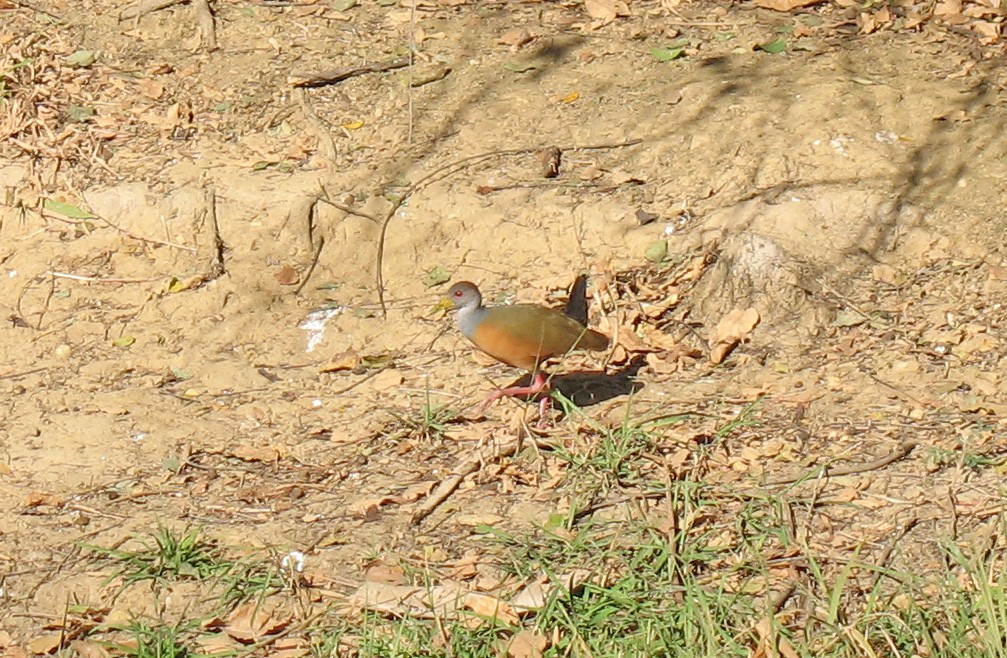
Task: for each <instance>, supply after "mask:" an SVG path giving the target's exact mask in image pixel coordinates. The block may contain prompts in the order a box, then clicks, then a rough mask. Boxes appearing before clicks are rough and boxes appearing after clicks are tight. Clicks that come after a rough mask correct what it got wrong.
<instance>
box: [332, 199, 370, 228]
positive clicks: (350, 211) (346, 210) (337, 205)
mask: <svg viewBox="0 0 1007 658" xmlns="http://www.w3.org/2000/svg"><path fill="white" fill-rule="evenodd" d="M318 200H319V201H321V202H323V203H327V204H329V205H330V206H332V207H333V208H335V209H336V210H342V211H343V212H344V213H346V214H347V215H355V216H357V217H362V218H364V219H369V220H371V221H372V222H374V223H375V224H380V223H381V220H380V219H378V218H377V217H375V216H374V215H370V214H368V213H365V212H362V211H360V210H354V209H353V208H350V207H349V206H344V205H343V204H341V203H336V202H335V201H330V200H329V199H327V198H325V197H319V199H318Z"/></svg>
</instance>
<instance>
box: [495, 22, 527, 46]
mask: <svg viewBox="0 0 1007 658" xmlns="http://www.w3.org/2000/svg"><path fill="white" fill-rule="evenodd" d="M532 38H533V37H532V34H531V32H529V31H528V30H527V29H525V28H523V27H516V28H513V29H511V30H507V31H506V32H504V33H503V34H501V35H500V38H499V39H497V43H499V44H501V45H503V46H511V47H512V48H520V47H521V46H523V45H525V44H526V43H528V42H529V41H531V40H532Z"/></svg>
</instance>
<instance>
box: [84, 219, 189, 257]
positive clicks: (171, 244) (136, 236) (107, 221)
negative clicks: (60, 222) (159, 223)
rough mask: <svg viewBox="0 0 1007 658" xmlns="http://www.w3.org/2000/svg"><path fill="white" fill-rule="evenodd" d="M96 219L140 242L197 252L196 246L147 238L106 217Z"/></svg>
mask: <svg viewBox="0 0 1007 658" xmlns="http://www.w3.org/2000/svg"><path fill="white" fill-rule="evenodd" d="M96 219H99V220H101V221H102V222H104V223H105V224H107V225H108V226H109V227H110V228H113V229H115V230H116V231H119V232H120V233H123V234H125V235H127V236H128V237H131V238H133V239H134V240H139V241H140V242H146V243H149V244H156V245H160V246H162V247H172V248H174V249H180V250H182V251H188V252H189V253H191V254H194V253H196V250H195V249H194V248H192V247H186V246H185V245H182V244H175V243H174V242H167V241H165V240H157V239H155V238H145V237H143V236H140V235H136V234H135V233H130V232H129V231H127V230H126V229H124V228H122V227H121V226H119V225H118V224H113V223H112V222H111V221H109V220H107V219H105V218H104V217H96Z"/></svg>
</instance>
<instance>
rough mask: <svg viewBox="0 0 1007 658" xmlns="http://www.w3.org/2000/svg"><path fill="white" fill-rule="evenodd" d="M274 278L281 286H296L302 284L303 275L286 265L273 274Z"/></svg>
mask: <svg viewBox="0 0 1007 658" xmlns="http://www.w3.org/2000/svg"><path fill="white" fill-rule="evenodd" d="M273 278H274V279H276V281H277V282H278V283H279V284H280V285H281V286H296V285H297V284H298V283H300V282H301V275H300V274H298V273H297V270H295V269H294V268H293V267H291V266H290V265H284V266H283V267H281V268H280V269H278V270H276V271H275V272H273Z"/></svg>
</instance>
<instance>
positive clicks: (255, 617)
mask: <svg viewBox="0 0 1007 658" xmlns="http://www.w3.org/2000/svg"><path fill="white" fill-rule="evenodd" d="M290 620H291V616H290V615H289V614H286V613H282V612H280V611H278V610H277V609H276V608H274V607H272V606H270V605H268V604H263V603H262V602H261V601H258V600H255V601H248V602H247V603H243V604H242V605H240V606H238V607H237V608H236V609H235V610H234V612H232V613H231V616H230V617H229V618H228V621H227V626H225V627H224V632H225V633H227V634H228V635H230V636H231V637H232V638H234V639H235V640H237V641H238V642H241V643H243V644H249V643H252V642H258V641H259V640H261V639H262V638H264V637H266V636H267V635H273V634H275V633H279V632H280V631H282V630H283V629H284V628H286V627H287V624H289V623H290Z"/></svg>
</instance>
